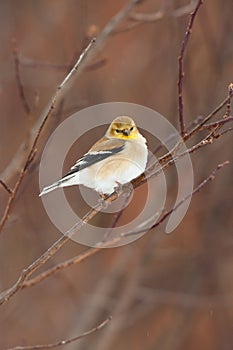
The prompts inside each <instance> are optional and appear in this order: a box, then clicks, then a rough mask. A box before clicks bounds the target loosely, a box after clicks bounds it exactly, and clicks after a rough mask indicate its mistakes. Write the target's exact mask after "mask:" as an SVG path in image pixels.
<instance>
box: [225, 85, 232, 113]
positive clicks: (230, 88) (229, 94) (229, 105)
mask: <svg viewBox="0 0 233 350" xmlns="http://www.w3.org/2000/svg"><path fill="white" fill-rule="evenodd" d="M232 94H233V83H230V84H229V86H228V96H229V97H231V96H232ZM230 115H231V100H230V99H229V102H228V104H227V110H226V117H230Z"/></svg>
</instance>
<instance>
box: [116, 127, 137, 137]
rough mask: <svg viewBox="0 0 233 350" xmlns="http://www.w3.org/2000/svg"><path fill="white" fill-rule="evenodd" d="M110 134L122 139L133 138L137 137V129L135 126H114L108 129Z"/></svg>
mask: <svg viewBox="0 0 233 350" xmlns="http://www.w3.org/2000/svg"><path fill="white" fill-rule="evenodd" d="M131 129H132V130H131ZM110 135H111V137H116V138H119V139H122V140H133V139H137V137H138V130H137V128H136V127H135V126H134V127H129V128H128V127H127V128H120V127H118V128H116V127H114V128H112V129H111V130H110Z"/></svg>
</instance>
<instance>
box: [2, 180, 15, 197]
mask: <svg viewBox="0 0 233 350" xmlns="http://www.w3.org/2000/svg"><path fill="white" fill-rule="evenodd" d="M0 184H1V185H2V187H3V188H5V190H6V191H7V192H8V193H9V194H12V192H13V191H12V189H11V188H10V187H9V186H7V184H6V183H5V182H4V181H2V180H1V179H0Z"/></svg>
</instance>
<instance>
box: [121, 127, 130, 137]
mask: <svg viewBox="0 0 233 350" xmlns="http://www.w3.org/2000/svg"><path fill="white" fill-rule="evenodd" d="M122 132H123V135H125V136H129V134H130V130H128V129H124V130H123V131H122Z"/></svg>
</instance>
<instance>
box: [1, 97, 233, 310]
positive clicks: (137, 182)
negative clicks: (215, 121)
mask: <svg viewBox="0 0 233 350" xmlns="http://www.w3.org/2000/svg"><path fill="white" fill-rule="evenodd" d="M231 97H232V96H230V97H229V96H228V97H227V98H226V99H225V100H224V101H223V102H222V103H221V104H220V105H219V106H218V107H217V108H215V110H214V111H213V112H211V113H210V114H209V115H208V116H207V117H205V118H204V119H203V118H202V119H201V122H200V124H199V125H197V126H196V127H194V129H193V130H192V131H191V132H190V133H188V134H186V135H185V137H184V139H185V140H187V139H189V138H190V137H191V136H192V135H193V134H194V133H195V132H197V131H198V130H199V129H200V128H201V126H202V125H204V124H205V122H206V121H208V120H209V119H210V118H211V117H212V116H214V115H215V114H216V113H217V112H218V111H219V110H220V109H221V108H223V107H224V106H225V105H226V104H227V103H228V101H229V99H230V98H231ZM208 136H209V135H208ZM207 143H210V141H208V142H203V140H202V141H201V144H200V143H198V144H197V145H196V146H193V147H192V148H191V149H190V151H192V152H194V151H196V150H197V149H199V148H200V147H202V146H205V144H207ZM176 147H177V148H178V147H179V144H178V145H177V146H176ZM175 150H176V148H174V149H173V150H172V152H169V153H167V154H165V155H164V156H163V157H160V158H159V159H158V162H157V163H156V164H154V165H152V166H151V167H150V168H149V169H147V173H148V176H147V178H150V177H152V176H156V175H158V174H159V173H160V172H161V171H163V170H166V169H167V168H169V167H170V166H171V165H173V164H174V162H175V160H176V159H177V158H172V155H173V154H174V153H175ZM187 152H189V150H187V151H186V152H184V153H183V154H180V155H179V157H181V156H184V155H185V154H186V153H187ZM158 164H161V165H162V167H161V168H160V169H159V170H157V171H155V172H152V170H153V169H154V168H155V167H156V166H157V165H158ZM147 178H146V177H145V175H144V174H142V175H140V176H139V177H138V178H136V179H134V180H133V181H132V185H133V187H134V188H137V187H139V186H141V185H142V184H144V183H145V182H146V181H147ZM126 186H127V184H126ZM123 190H124V186H123ZM119 194H120V193H116V192H114V193H112V194H111V195H110V196H108V197H107V198H106V200H105V201H104V203H103V202H101V203H99V204H98V205H97V206H96V207H94V208H93V209H91V210H90V211H89V212H88V213H87V214H86V215H85V216H84V217H83V219H82V220H80V221H79V222H78V223H77V224H75V225H74V226H73V227H72V228H71V229H70V230H69V231H67V233H66V234H65V235H64V236H62V237H61V238H60V239H59V240H57V241H56V242H55V243H54V244H53V245H52V246H51V247H50V248H49V249H48V250H46V251H45V252H44V253H43V254H42V255H41V256H40V257H39V258H38V259H37V260H36V261H35V262H33V263H32V264H31V265H29V266H28V267H27V268H26V269H24V270H23V271H22V273H21V275H20V277H19V279H18V280H17V281H16V282H15V284H14V285H13V286H12V287H11V288H9V289H7V290H5V291H3V292H2V293H1V294H0V305H2V304H4V303H6V302H7V301H8V300H9V299H11V298H12V297H13V296H14V295H15V294H16V293H17V292H18V291H19V290H20V289H22V288H23V285H24V283H25V282H26V280H27V279H28V277H30V275H31V274H32V273H33V272H34V271H36V270H37V269H38V268H39V267H41V266H42V265H44V264H45V262H46V261H47V260H49V259H50V258H51V256H53V255H54V254H55V253H56V252H57V251H58V250H59V249H60V248H61V247H62V246H63V245H64V244H65V243H66V242H67V241H68V240H69V237H70V236H71V235H72V234H73V233H74V232H77V230H79V229H80V228H81V227H82V226H83V225H85V224H86V223H87V222H88V221H89V220H91V219H92V218H93V217H94V216H95V215H96V214H97V213H98V212H99V211H100V210H101V209H102V207H103V205H105V206H108V205H109V204H110V203H111V202H112V201H114V200H115V199H116V198H118V196H119ZM117 241H118V238H116V240H113V241H111V242H109V241H107V242H106V243H105V242H104V244H103V242H100V244H101V247H103V246H106V247H107V246H108V245H111V244H113V243H115V242H117ZM97 248H100V247H97ZM96 251H97V250H96ZM96 251H92V250H90V251H89V253H87V254H90V255H93V254H95V253H96ZM79 259H81V260H84V259H83V258H82V257H79ZM70 264H72V262H70V263H69V266H70ZM62 268H63V267H62V266H61V268H60V267H59V269H62ZM55 270H56V268H55V269H54V270H53V269H52V271H53V272H55ZM52 271H51V272H49V273H48V276H49V275H51V274H52V273H53V272H52ZM46 277H47V276H46ZM46 277H45V278H46ZM37 278H38V281H40V277H37ZM42 279H44V278H42ZM42 279H41V280H42ZM36 283H38V282H36ZM33 284H35V283H32V285H33Z"/></svg>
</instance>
